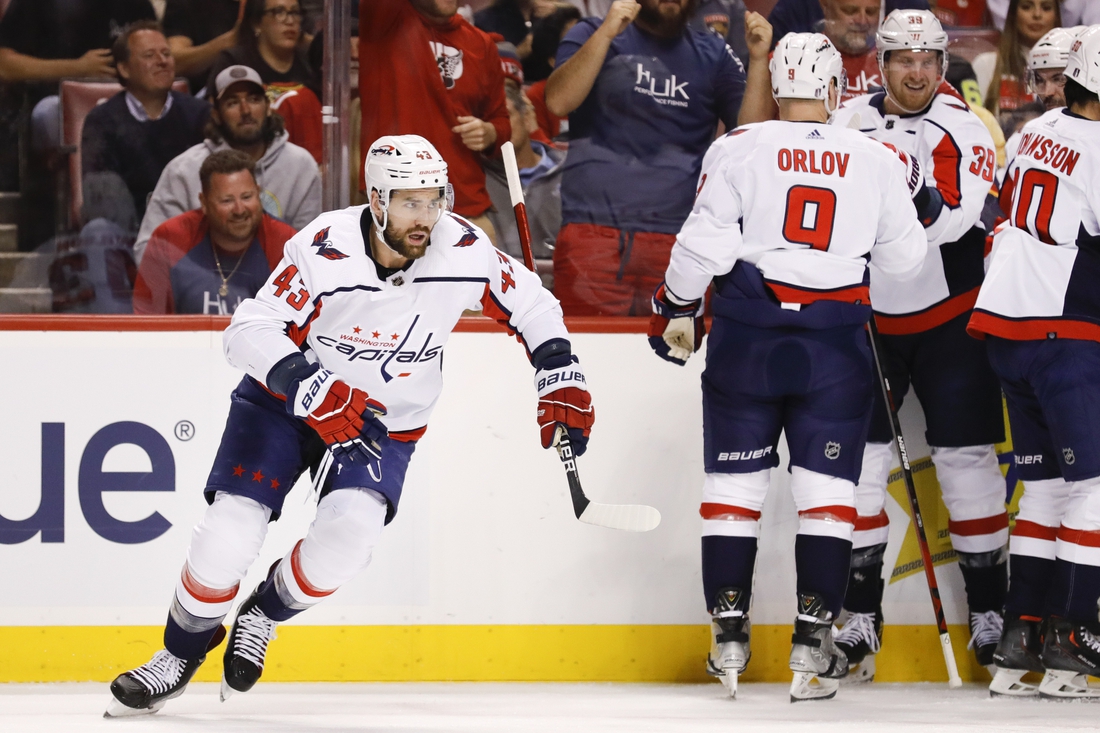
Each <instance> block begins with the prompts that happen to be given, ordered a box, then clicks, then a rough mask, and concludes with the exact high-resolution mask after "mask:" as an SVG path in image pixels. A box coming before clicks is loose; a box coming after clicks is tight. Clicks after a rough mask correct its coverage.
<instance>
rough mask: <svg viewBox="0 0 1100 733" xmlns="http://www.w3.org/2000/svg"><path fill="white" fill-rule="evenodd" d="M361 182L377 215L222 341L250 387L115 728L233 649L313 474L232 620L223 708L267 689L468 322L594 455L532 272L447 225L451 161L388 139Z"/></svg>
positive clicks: (376, 513)
mask: <svg viewBox="0 0 1100 733" xmlns="http://www.w3.org/2000/svg"><path fill="white" fill-rule="evenodd" d="M365 173H366V182H367V188H368V190H369V192H370V204H369V205H367V206H355V207H351V208H349V209H344V210H341V211H332V212H328V213H325V214H322V215H321V216H320V217H318V218H317V219H315V220H314V221H313V222H312V223H311V224H309V225H308V226H307V227H306V228H305V229H303V230H302V231H300V232H299V233H298V234H297V235H295V236H294V237H293V238H291V239H290V241H288V242H287V244H286V248H285V253H284V257H283V261H282V263H281V264H280V265H279V267H277V268H276V270H275V272H274V273H273V274H272V276H271V278H270V279H269V280H268V282H267V284H266V285H264V286H263V287H262V288H261V289H260V292H259V293H258V294H257V295H256V297H255V298H254V299H250V300H247V301H245V302H244V303H242V304H241V305H240V307H239V308H238V309H237V312H236V313H235V314H234V316H233V321H232V323H231V324H230V326H229V328H228V329H227V330H226V332H225V337H224V344H225V353H226V358H227V359H228V361H229V363H230V364H232V365H233V366H236V367H238V368H240V369H242V370H243V371H244V372H245V373H246V376H245V377H244V379H243V380H242V381H241V383H240V385H239V386H238V387H237V389H236V390H235V391H234V392H233V395H232V403H231V406H230V410H229V418H228V421H227V423H226V427H225V432H224V434H223V435H222V442H221V446H220V447H219V449H218V454H217V457H216V458H215V459H214V466H213V468H212V469H211V472H210V477H209V479H208V480H207V485H206V490H205V496H206V500H207V502H208V503H209V504H210V506H209V507H208V509H207V510H206V514H205V516H204V517H203V519H202V521H201V522H200V523H199V525H198V526H197V527H196V528H195V531H194V534H193V535H192V539H191V546H190V548H189V549H188V551H187V561H186V563H185V564H184V566H183V571H182V573H181V576H180V579H179V581H178V582H177V584H176V592H175V598H174V600H173V602H172V606H171V610H170V611H169V614H168V622H167V626H166V628H165V631H164V645H165V649H164V650H162V651H160V652H158V653H157V654H156V656H154V657H153V659H152V660H151V661H150V662H148V663H146V664H144V665H142V666H140V667H138V668H136V669H134V670H131V671H129V672H126V673H124V674H122V675H119V676H118V678H117V679H115V681H114V682H113V683H112V684H111V693H112V694H113V695H114V699H113V700H112V701H111V706H110V708H109V709H108V711H107V714H108V716H119V715H138V714H142V713H152V712H156V711H157V710H159V709H160V708H161V707H162V706H163V705H164V704H165V702H166V701H167V700H169V699H171V698H173V697H177V696H179V695H181V694H182V693H183V691H184V688H185V687H186V686H187V683H188V682H189V681H190V679H191V677H192V676H193V675H194V674H195V671H196V670H197V669H198V668H199V666H200V665H201V664H202V663H203V661H204V660H205V658H206V654H207V652H208V651H210V650H211V649H213V648H214V647H216V646H217V645H218V644H219V643H220V642H221V640H222V638H224V637H225V632H224V630H223V628H222V625H221V624H222V619H224V618H225V616H226V614H227V613H228V612H229V610H230V608H231V607H232V605H233V599H234V597H235V596H236V594H237V590H238V588H239V586H240V581H241V579H242V578H244V576H245V573H246V572H247V571H248V569H249V567H250V566H251V565H252V563H253V562H254V561H255V560H256V557H257V555H258V554H259V552H260V548H261V547H262V545H263V541H264V536H265V534H266V532H267V526H268V522H269V521H274V520H275V519H277V518H278V516H279V513H280V512H281V510H282V505H283V499H284V497H285V495H286V492H287V491H288V490H289V489H290V488H291V487H292V486H294V483H295V481H296V480H297V479H298V477H299V476H300V475H301V474H302V473H303V472H304V471H305V470H306V469H307V468H310V469H313V470H315V471H318V470H319V471H321V473H320V474H319V475H317V476H316V477H315V483H320V484H321V486H320V500H319V502H318V505H317V515H316V519H315V520H314V522H313V524H312V525H310V528H309V532H308V533H307V535H306V536H305V538H304V539H302V540H301V541H300V542H298V543H297V544H296V545H295V546H294V547H293V548H292V549H291V550H290V552H289V553H287V555H286V556H285V557H284V558H283V559H282V560H281V561H280V562H278V563H276V564H275V565H274V566H273V567H272V568H271V570H270V572H269V573H268V576H267V580H265V581H264V582H263V583H261V584H260V585H259V587H257V588H256V590H255V592H253V593H252V595H251V596H250V597H249V598H247V599H246V600H245V601H244V602H243V603H242V604H241V606H240V608H238V610H237V616H236V618H235V620H234V622H233V628H232V630H231V631H230V632H229V641H228V643H227V648H226V651H225V656H224V660H223V662H224V676H223V678H222V699H223V700H224V699H225V698H226V697H227V696H228V695H230V694H232V693H233V692H234V691H236V692H244V691H247V690H249V689H251V687H252V686H253V685H254V684H255V683H256V681H257V680H258V679H259V677H260V674H261V672H262V671H263V666H264V659H265V655H266V652H267V645H268V642H269V641H270V640H271V639H273V638H275V626H276V624H278V623H279V622H282V621H286V620H287V619H289V618H291V617H293V616H295V615H297V614H298V613H301V612H302V611H304V610H306V609H307V608H309V607H311V606H313V605H315V604H316V603H318V602H320V601H321V600H323V599H324V598H326V597H327V596H329V595H331V594H332V593H333V592H335V591H336V589H337V588H339V587H340V586H341V585H343V584H344V583H346V582H347V581H349V580H351V579H352V578H353V577H355V575H356V574H357V573H358V572H359V571H360V570H362V569H363V568H365V567H366V566H367V565H368V564H369V563H370V559H371V552H372V549H373V547H374V545H375V544H376V543H377V541H378V538H379V535H380V533H381V531H382V528H383V526H385V525H386V524H388V523H389V522H390V521H391V520H392V519H393V518H394V515H395V514H396V513H397V507H398V501H399V500H400V498H401V490H402V484H403V483H404V478H405V471H406V468H407V467H408V464H409V459H410V458H411V457H412V454H413V450H414V448H415V446H416V441H417V440H418V439H419V438H420V436H421V435H423V434H424V431H425V429H426V426H427V423H428V417H429V415H430V414H431V412H432V408H433V407H434V406H435V403H436V400H437V399H438V397H439V393H440V390H441V389H442V386H443V375H442V357H443V348H444V346H445V345H446V343H447V337H448V336H449V335H450V333H451V331H452V329H453V328H454V327H455V324H456V323H457V322H458V319H459V318H460V317H461V316H462V313H463V311H464V310H467V309H472V310H480V311H482V312H483V313H485V315H488V316H491V317H493V318H494V319H496V320H497V321H498V322H500V323H501V324H502V325H503V326H505V327H506V328H507V329H508V330H509V331H510V332H511V333H514V334H517V335H518V337H519V338H520V339H521V340H522V342H523V344H524V345H525V346H526V347H527V350H528V353H529V356H530V359H531V363H532V365H533V366H534V367H535V386H536V390H537V392H538V413H537V416H538V422H539V428H540V431H541V437H542V444H543V447H547V448H548V447H550V446H551V444H552V442H553V440H554V436H555V433H556V431H557V427H558V425H563V426H564V427H565V428H566V430H567V431H568V433H569V437H570V439H571V440H572V443H573V447H574V450H575V452H576V453H577V454H578V455H579V454H581V453H583V452H584V449H585V446H586V444H587V441H588V434H589V430H590V428H591V426H592V422H593V417H594V413H593V410H592V406H591V403H590V400H589V396H588V391H587V388H586V386H585V379H584V374H583V372H582V371H581V368H580V365H579V364H578V363H577V358H576V357H575V356H573V355H572V353H571V348H570V343H569V334H568V332H567V331H566V329H565V325H564V323H563V322H562V313H561V308H560V307H559V306H558V303H557V301H556V300H555V299H554V297H553V296H552V295H551V294H550V293H549V291H547V290H545V289H543V287H542V283H541V281H540V280H539V278H538V276H537V275H535V274H534V273H532V272H530V271H529V270H527V269H525V268H524V267H523V265H521V264H519V263H518V262H516V261H515V260H513V259H512V258H510V257H508V256H507V255H505V254H503V253H502V252H499V251H498V250H497V249H495V248H494V247H493V246H492V245H491V244H490V242H489V240H488V238H487V237H486V236H485V234H484V233H483V232H482V231H481V230H479V229H478V228H476V227H475V226H473V225H472V224H470V223H469V222H468V221H466V220H465V219H463V218H462V217H460V216H457V215H455V214H452V213H450V212H449V208H450V207H449V201H450V193H451V191H450V185H449V184H448V182H447V164H446V162H445V161H443V159H442V158H440V156H439V153H438V152H437V151H436V149H435V148H434V147H432V145H431V144H430V143H428V141H426V140H425V139H424V138H421V137H418V136H415V135H403V136H392V137H383V138H380V139H379V140H377V141H376V142H375V143H374V144H373V145H372V146H371V147H370V149H369V153H368V154H367V158H366V171H365ZM326 464H331V470H328V471H327V473H325V472H324V471H323V469H322V468H321V467H323V466H325V465H326Z"/></svg>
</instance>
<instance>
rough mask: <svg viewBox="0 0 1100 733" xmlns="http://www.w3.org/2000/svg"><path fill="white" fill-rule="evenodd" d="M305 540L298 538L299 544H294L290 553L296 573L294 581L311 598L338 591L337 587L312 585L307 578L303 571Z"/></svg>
mask: <svg viewBox="0 0 1100 733" xmlns="http://www.w3.org/2000/svg"><path fill="white" fill-rule="evenodd" d="M303 542H305V540H298V544H296V545H294V551H293V552H291V553H290V570H291V572H292V573H294V582H296V583H297V584H298V587H299V588H301V589H302V592H303V593H305V594H306V595H307V596H309V597H310V598H324V597H325V596H331V595H332V594H333V593H335V592H336V589H335V588H333V589H332V590H321V589H320V588H317V587H315V586H314V585H312V584H311V583H310V582H309V581H308V580H306V575H305V573H303V572H302V543H303Z"/></svg>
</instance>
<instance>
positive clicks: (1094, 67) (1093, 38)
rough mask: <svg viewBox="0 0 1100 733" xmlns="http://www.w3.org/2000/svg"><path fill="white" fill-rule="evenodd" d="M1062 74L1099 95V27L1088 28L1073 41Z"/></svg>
mask: <svg viewBox="0 0 1100 733" xmlns="http://www.w3.org/2000/svg"><path fill="white" fill-rule="evenodd" d="M1064 73H1065V75H1066V78H1067V79H1073V80H1074V81H1075V82H1077V83H1078V84H1080V85H1081V86H1083V87H1084V88H1085V89H1088V90H1089V91H1090V92H1092V93H1093V94H1100V25H1094V26H1090V27H1089V28H1088V29H1087V30H1085V31H1084V32H1083V33H1082V34H1081V35H1080V36H1078V37H1077V39H1076V40H1074V42H1073V45H1072V46H1070V50H1069V58H1068V59H1066V70H1065V72H1064Z"/></svg>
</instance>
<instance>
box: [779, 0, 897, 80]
mask: <svg viewBox="0 0 1100 733" xmlns="http://www.w3.org/2000/svg"><path fill="white" fill-rule="evenodd" d="M820 7H821V8H822V12H823V13H824V16H825V17H824V20H822V21H821V22H820V23H819V24H818V25H819V26H820V32H821V33H824V34H825V35H826V36H827V37H828V38H829V40H830V41H832V42H833V44H834V45H835V46H836V48H837V50H838V51H840V56H841V58H842V59H843V60H844V73H845V75H846V76H847V77H848V88H847V89H845V90H844V93H843V94H842V95H841V97H840V98H841V101H847V100H849V99H851V98H853V97H858V96H859V95H861V94H866V93H867V92H869V91H870V88H871V87H872V86H876V87H878V86H882V79H881V73H880V70H879V67H878V54H877V53H876V52H875V32H876V31H877V30H878V23H879V15H880V14H881V12H882V0H821V4H820ZM799 32H801V31H799Z"/></svg>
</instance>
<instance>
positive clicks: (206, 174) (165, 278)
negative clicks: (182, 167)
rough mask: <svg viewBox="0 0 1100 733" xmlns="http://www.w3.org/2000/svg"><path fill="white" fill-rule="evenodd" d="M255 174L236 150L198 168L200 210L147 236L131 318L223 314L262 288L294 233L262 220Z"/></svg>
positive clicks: (278, 223) (217, 155) (267, 218)
mask: <svg viewBox="0 0 1100 733" xmlns="http://www.w3.org/2000/svg"><path fill="white" fill-rule="evenodd" d="M254 169H255V163H253V161H252V158H251V157H250V156H249V155H247V154H246V153H243V152H241V151H239V150H222V151H219V152H217V153H214V154H212V155H211V156H209V157H208V158H207V159H206V160H205V161H203V164H202V167H201V168H199V180H200V181H201V182H202V193H200V194H199V202H200V204H201V207H202V208H199V209H195V210H193V211H188V212H186V213H184V214H180V215H179V216H174V217H172V218H171V219H169V220H168V221H166V222H164V223H163V224H161V225H160V226H159V227H157V228H156V229H155V230H154V231H153V236H152V237H151V238H150V239H149V245H148V247H147V248H146V250H145V256H144V257H143V258H142V260H141V268H140V269H139V270H138V274H137V282H136V283H135V284H134V313H140V314H159V313H203V314H206V315H214V316H217V315H221V316H225V315H230V314H232V313H233V312H234V311H235V310H236V309H237V306H238V305H240V303H241V301H242V300H245V299H246V298H251V297H252V296H253V295H255V294H256V291H257V290H259V288H260V286H261V285H263V284H264V283H265V282H266V281H267V278H268V276H270V275H271V271H272V269H274V267H275V265H277V264H278V263H279V260H281V259H282V257H283V245H284V244H285V243H286V241H287V240H288V239H290V238H291V237H293V236H294V234H295V230H294V228H293V227H291V226H289V225H287V224H284V223H283V222H281V221H279V220H278V219H275V218H273V217H271V216H269V215H268V214H266V213H264V210H263V206H262V205H261V203H260V187H259V185H257V183H256V178H255V173H254Z"/></svg>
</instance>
